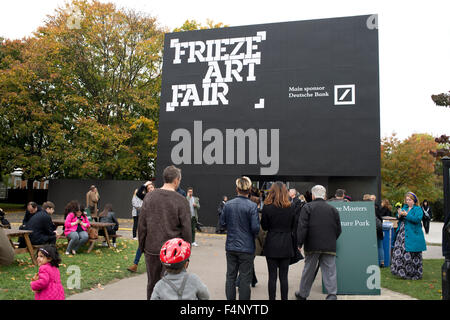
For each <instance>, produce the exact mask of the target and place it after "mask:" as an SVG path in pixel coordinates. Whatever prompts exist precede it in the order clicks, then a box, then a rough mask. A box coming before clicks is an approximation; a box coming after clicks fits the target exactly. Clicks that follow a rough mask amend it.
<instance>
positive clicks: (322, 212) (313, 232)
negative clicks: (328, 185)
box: [295, 185, 342, 300]
mask: <svg viewBox="0 0 450 320" xmlns="http://www.w3.org/2000/svg"><path fill="white" fill-rule="evenodd" d="M311 193H312V199H313V201H312V202H310V203H307V204H306V205H304V206H303V208H302V210H301V212H300V218H299V221H298V228H297V245H298V249H299V250H300V249H301V248H302V247H303V246H304V251H305V266H304V268H303V274H302V279H301V281H300V291H297V292H295V296H296V297H297V299H299V300H306V298H308V296H309V293H310V291H311V286H312V284H313V282H314V279H315V277H316V273H317V270H318V267H319V266H320V270H321V271H322V279H323V284H324V286H325V289H326V291H327V293H328V295H327V300H336V299H337V297H336V293H337V278H336V240H337V239H338V237H339V235H340V234H341V231H342V230H341V220H340V218H339V212H338V211H337V209H336V208H334V207H332V206H331V205H329V204H328V203H327V202H326V201H325V199H326V189H325V188H324V187H323V186H321V185H316V186H314V187H313V188H312V189H311Z"/></svg>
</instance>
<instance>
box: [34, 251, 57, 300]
mask: <svg viewBox="0 0 450 320" xmlns="http://www.w3.org/2000/svg"><path fill="white" fill-rule="evenodd" d="M37 262H38V264H39V273H38V274H36V275H35V276H34V277H33V279H31V280H32V281H31V283H30V285H31V290H33V292H35V296H34V299H35V300H64V298H65V296H64V288H63V286H62V284H61V277H60V274H59V269H58V268H59V264H60V263H61V259H60V258H59V254H58V250H56V247H54V246H44V247H42V248H39V251H38V253H37Z"/></svg>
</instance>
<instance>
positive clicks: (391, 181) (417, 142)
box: [381, 134, 442, 203]
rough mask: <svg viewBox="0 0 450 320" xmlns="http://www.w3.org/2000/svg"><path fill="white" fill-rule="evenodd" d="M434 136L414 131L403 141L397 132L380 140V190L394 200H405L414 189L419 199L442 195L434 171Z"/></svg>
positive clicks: (430, 198) (386, 196) (435, 144)
mask: <svg viewBox="0 0 450 320" xmlns="http://www.w3.org/2000/svg"><path fill="white" fill-rule="evenodd" d="M436 147H437V143H436V142H435V139H434V138H433V137H432V136H431V135H428V134H413V135H411V136H410V137H408V138H407V139H405V140H404V141H400V140H399V139H398V138H397V137H396V136H395V134H393V135H392V136H390V137H387V138H383V139H382V141H381V193H382V197H383V198H387V199H389V200H390V201H391V202H394V203H395V202H397V201H400V202H402V201H403V197H404V194H405V193H406V192H408V191H412V192H414V193H415V194H417V196H418V197H419V199H421V200H423V199H427V200H428V201H431V202H432V201H435V200H437V199H438V198H442V188H439V181H438V178H437V175H436V174H435V164H436V162H435V159H434V157H433V156H432V155H431V154H430V150H436Z"/></svg>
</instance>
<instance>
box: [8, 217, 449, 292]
mask: <svg viewBox="0 0 450 320" xmlns="http://www.w3.org/2000/svg"><path fill="white" fill-rule="evenodd" d="M19 216H20V217H19ZM22 217H23V213H21V214H18V215H16V214H8V217H7V218H8V219H10V221H11V222H13V228H14V227H17V226H16V224H17V225H19V222H20V221H21V219H22ZM11 218H12V219H11ZM131 227H132V220H127V219H120V229H119V232H118V233H120V234H121V235H123V236H124V237H127V238H131ZM442 227H443V223H441V222H432V223H431V225H430V232H429V234H426V235H425V240H426V242H427V244H428V245H427V251H424V252H423V257H424V259H442V258H443V257H442V247H441V243H442ZM197 242H198V243H199V245H200V246H199V247H194V248H193V253H192V258H191V261H190V264H189V271H190V272H192V273H195V274H197V275H199V276H200V278H201V279H202V281H203V282H204V283H205V284H206V285H207V286H208V289H209V292H210V296H211V299H213V300H224V299H226V297H225V270H226V258H225V235H216V234H207V233H198V234H197ZM431 244H433V245H431ZM141 261H143V259H142V260H141ZM303 266H304V262H302V261H301V262H299V263H296V264H294V265H292V266H291V267H290V269H289V299H295V297H294V292H295V291H296V290H298V287H299V284H300V278H301V273H302V271H303ZM255 272H256V276H257V278H258V284H257V285H256V287H255V288H252V300H267V299H268V292H267V280H268V279H267V278H268V276H267V264H266V260H265V258H264V257H256V258H255ZM320 279H321V274H320V271H319V274H318V275H317V278H316V281H315V282H314V284H313V287H312V289H311V295H310V297H309V299H311V300H323V299H325V295H324V294H322V288H321V287H322V286H321V280H320ZM146 286H147V274H141V275H137V276H134V277H130V278H127V279H123V280H118V281H116V282H114V283H111V284H108V285H106V286H104V287H103V288H102V289H95V290H90V291H86V292H83V293H79V294H75V295H72V296H69V297H67V299H68V300H144V299H146V296H147V293H146ZM277 299H279V287H278V288H277ZM338 299H340V300H411V299H413V298H411V297H409V296H406V295H403V294H400V293H397V292H393V291H390V290H388V289H383V288H382V289H381V295H379V296H361V295H339V296H338Z"/></svg>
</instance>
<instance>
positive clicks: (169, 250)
mask: <svg viewBox="0 0 450 320" xmlns="http://www.w3.org/2000/svg"><path fill="white" fill-rule="evenodd" d="M163 180H164V184H163V186H162V187H160V188H155V185H154V183H153V182H151V181H147V182H146V183H145V184H143V185H142V186H140V187H139V188H138V189H136V190H135V191H134V193H133V197H132V201H131V206H132V217H133V228H132V236H133V239H135V240H138V248H137V251H136V256H135V260H134V262H133V265H131V266H130V267H129V268H128V270H129V271H131V272H136V271H137V266H138V264H139V261H140V258H141V256H142V254H144V257H145V262H146V268H147V277H148V284H147V299H209V292H208V288H207V286H206V285H205V284H204V283H203V282H202V281H201V279H200V277H198V276H196V275H193V274H190V273H188V272H187V268H188V265H189V259H190V258H191V250H192V247H193V246H197V245H198V244H197V242H196V241H195V234H196V229H197V227H198V225H197V224H198V212H199V209H200V199H199V198H198V197H196V196H194V188H193V187H189V188H188V189H187V193H186V192H184V190H182V189H181V187H180V184H181V170H180V169H179V168H176V167H175V166H169V167H167V168H166V169H165V170H164V172H163ZM326 192H327V191H326V189H325V187H323V186H321V185H316V186H314V187H313V188H312V189H311V191H310V192H309V191H308V192H306V193H305V194H299V193H298V192H297V191H296V190H295V189H288V187H287V186H286V184H285V183H283V182H280V181H277V182H274V183H272V184H271V185H270V187H269V188H268V189H267V190H264V191H260V190H258V189H257V188H255V187H254V186H253V184H252V181H251V180H250V179H249V178H248V177H245V176H242V177H239V178H237V179H236V196H235V197H233V198H232V199H230V200H229V198H228V197H227V196H224V197H223V198H222V201H221V203H220V204H219V207H218V223H217V227H216V232H217V233H225V234H226V243H225V252H226V276H225V293H226V298H227V299H228V300H235V299H236V298H237V295H238V296H239V299H241V300H249V299H250V298H251V286H255V285H256V283H257V279H256V274H255V270H254V259H255V255H263V256H264V257H265V259H266V262H267V272H268V284H267V287H268V297H269V299H270V300H274V299H275V298H276V288H277V281H279V282H280V283H279V288H280V297H281V299H282V300H286V299H287V298H288V288H289V284H288V273H289V268H290V266H291V265H292V264H294V263H297V262H298V261H300V260H303V259H304V268H303V273H302V276H301V281H300V287H299V290H298V291H296V292H295V296H296V298H297V299H299V300H305V299H307V298H308V296H309V294H310V290H311V286H312V284H313V282H314V279H315V277H316V275H317V272H318V270H319V269H320V270H321V273H322V279H323V286H324V288H325V290H326V292H327V299H332V300H333V299H336V298H337V297H336V294H337V275H336V242H337V239H338V238H339V236H340V234H341V232H342V230H341V223H340V217H339V213H338V211H337V209H336V208H335V207H334V206H332V205H330V203H329V201H344V202H347V201H352V198H351V197H350V196H348V195H346V192H345V190H343V189H337V190H336V192H335V194H334V196H333V197H331V198H330V199H329V200H328V199H327V197H326ZM99 199H100V195H99V192H98V190H97V188H96V187H95V186H91V188H90V189H89V191H88V193H87V195H86V207H84V206H81V205H80V204H79V203H78V202H77V201H70V202H69V203H68V204H67V205H66V207H65V210H64V219H65V223H64V236H65V237H66V238H67V239H68V245H67V249H66V251H65V254H72V255H75V254H77V251H78V250H79V248H80V247H81V246H82V245H84V244H85V243H86V242H87V241H88V240H89V237H90V235H89V230H90V229H91V228H90V225H91V223H93V222H94V221H98V222H109V223H111V225H113V226H111V227H109V228H108V229H107V232H108V234H110V235H115V234H116V232H117V230H118V228H119V222H118V220H117V218H116V216H115V213H114V210H113V207H112V205H111V204H106V205H105V206H104V208H103V210H102V211H99V208H98V203H99ZM363 200H364V201H373V202H375V201H376V197H375V196H374V195H369V194H366V195H364V197H363ZM0 211H1V210H0ZM54 211H55V205H54V204H53V203H52V202H49V201H48V202H45V203H44V204H43V205H42V206H38V205H37V204H36V203H34V202H30V203H28V205H27V210H26V213H25V216H24V219H23V221H22V225H21V226H20V229H26V230H32V231H33V233H32V234H31V236H30V240H31V242H32V243H33V244H45V245H44V246H41V248H40V249H39V250H38V254H37V258H38V259H37V261H38V263H39V273H38V274H37V275H36V276H35V277H34V278H33V280H32V282H31V284H30V285H31V288H32V290H33V291H35V292H36V296H35V297H36V299H61V298H62V299H64V290H63V289H62V286H61V283H60V280H59V282H58V279H59V271H58V269H57V267H58V264H59V263H60V261H61V259H60V257H59V254H58V252H57V250H56V248H55V246H54V245H55V242H56V239H57V238H58V237H59V236H58V235H57V233H56V227H55V225H54V224H53V222H52V219H51V216H52V214H53V213H54ZM393 211H394V210H393V209H392V206H391V204H390V203H389V201H387V200H386V199H383V201H381V207H379V206H378V205H377V204H375V215H376V217H375V218H376V221H377V228H376V229H377V240H378V242H377V243H378V248H379V250H378V252H379V260H380V266H381V267H383V266H384V255H383V252H384V251H383V247H382V246H383V232H382V229H381V225H382V221H383V217H385V216H391V215H392V212H393ZM394 213H395V211H394ZM396 214H397V218H398V228H397V229H396V232H395V237H394V239H393V249H392V259H391V272H392V274H394V275H397V276H399V277H401V278H404V279H421V278H422V274H423V267H422V252H423V251H424V250H426V244H425V239H424V234H423V231H422V224H423V226H424V229H425V232H426V233H428V230H429V221H430V220H431V217H432V213H431V209H430V207H429V205H428V202H427V201H426V200H424V201H423V203H422V204H420V202H419V199H418V198H417V196H416V195H415V194H414V193H412V192H408V193H407V194H406V195H405V204H404V205H402V206H401V207H398V208H397V211H396ZM2 230H3V229H2V228H0V231H2ZM99 235H103V234H101V233H99ZM3 238H5V237H4V235H2V233H1V232H0V241H4V239H3ZM113 245H114V246H115V237H113ZM0 247H2V246H0ZM8 247H10V246H8ZM5 249H6V248H2V250H5ZM12 256H13V255H12ZM5 257H7V258H5ZM10 260H11V254H10V252H6V253H3V252H2V253H1V254H0V262H1V263H7V261H10ZM50 286H53V287H52V288H50ZM236 288H237V292H236Z"/></svg>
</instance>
